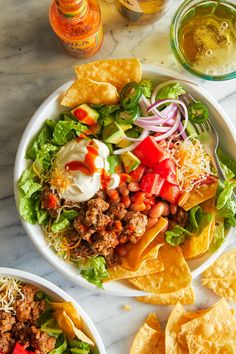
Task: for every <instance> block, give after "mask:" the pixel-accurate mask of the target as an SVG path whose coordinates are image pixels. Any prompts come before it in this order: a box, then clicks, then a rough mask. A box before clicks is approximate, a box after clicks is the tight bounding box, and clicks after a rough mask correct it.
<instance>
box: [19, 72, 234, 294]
mask: <svg viewBox="0 0 236 354" xmlns="http://www.w3.org/2000/svg"><path fill="white" fill-rule="evenodd" d="M143 77H144V78H150V79H152V80H153V81H155V82H156V83H157V82H160V81H164V80H167V79H169V78H175V79H178V80H181V79H182V80H183V79H184V77H183V76H182V75H179V74H176V73H175V72H172V71H170V70H165V69H163V68H158V67H156V66H154V65H143ZM71 83H72V81H70V82H67V83H66V84H64V85H62V86H61V87H59V88H58V89H57V90H56V91H55V92H54V93H52V94H51V95H50V96H49V97H48V98H47V99H46V100H45V101H44V102H43V104H42V105H41V106H40V107H39V108H38V110H37V111H36V112H35V114H34V115H33V117H32V118H31V120H30V122H29V124H28V125H27V127H26V129H25V131H24V134H23V136H22V138H21V141H20V144H19V147H18V151H17V155H16V160H15V168H14V191H15V199H16V204H17V207H18V205H19V191H18V188H17V181H18V180H19V178H20V176H21V174H22V172H23V170H24V169H25V168H26V167H27V166H28V165H29V161H27V160H25V158H24V157H25V152H26V150H27V147H28V146H29V143H30V142H31V140H32V138H33V137H34V136H35V134H36V133H37V132H38V131H39V130H40V128H41V127H42V124H43V122H44V121H45V120H46V119H47V118H51V119H54V118H57V117H58V114H59V113H60V112H62V111H63V110H64V107H62V106H60V105H59V98H60V96H61V94H62V93H63V92H64V91H65V90H66V89H67V88H68V87H69V86H70V85H71ZM182 84H183V86H184V87H185V88H186V89H187V91H188V92H190V93H191V94H192V95H193V96H194V97H195V98H197V99H200V100H201V101H202V102H204V103H205V104H206V105H207V106H208V108H209V112H210V118H211V120H212V121H213V123H214V126H215V127H216V129H217V131H218V133H219V136H220V141H221V144H223V145H224V150H225V152H227V153H228V154H229V156H231V157H232V158H233V157H234V156H233V152H234V151H236V130H235V127H234V125H233V124H232V122H231V121H230V119H229V117H228V116H227V114H226V113H225V111H224V110H223V108H222V107H221V106H220V105H219V103H218V102H217V101H216V100H215V99H214V98H213V97H212V96H211V95H210V94H209V93H208V92H206V91H205V90H204V89H202V88H201V87H199V86H198V85H196V84H195V83H191V82H189V81H188V82H184V83H182ZM21 222H22V224H23V226H24V228H25V231H26V233H27V234H28V235H29V237H30V238H31V240H32V241H33V243H34V244H35V246H36V247H37V249H38V250H39V251H40V252H41V254H42V255H43V257H44V258H46V259H47V261H48V262H49V263H50V264H51V265H52V266H53V267H54V268H55V269H57V270H58V271H59V272H61V273H62V274H64V275H65V276H66V277H67V278H70V279H71V280H72V281H74V282H75V283H76V284H79V285H81V286H83V287H85V288H88V289H91V290H95V291H98V292H100V293H104V294H107V295H117V296H142V295H145V294H147V293H146V292H143V291H140V290H135V289H133V288H132V287H131V286H129V284H128V283H127V282H125V281H111V282H108V283H106V284H104V290H101V289H98V288H97V287H95V286H94V285H93V284H90V283H88V282H87V281H86V280H85V279H84V278H82V277H81V276H80V275H79V274H78V270H77V269H76V267H74V266H73V265H71V264H68V263H65V262H64V261H63V260H61V259H60V258H59V257H58V256H57V255H56V254H55V253H54V252H53V251H52V249H50V248H49V247H48V246H47V244H46V242H45V238H44V234H43V231H42V229H41V227H40V226H39V225H31V224H28V223H27V222H25V221H24V220H23V219H22V218H21ZM232 233H233V231H232V230H230V231H229V233H228V235H227V237H226V240H225V242H224V243H223V244H222V246H221V247H220V248H219V249H218V250H217V251H216V252H215V253H213V254H212V253H209V252H208V253H206V254H204V255H203V256H202V257H199V258H197V259H196V260H193V261H191V262H189V266H190V269H191V271H192V275H193V277H196V276H198V275H199V274H200V273H201V272H203V271H204V270H205V269H206V268H207V267H208V266H209V265H210V264H211V263H212V262H214V260H215V259H216V258H217V257H218V256H219V254H221V253H222V252H223V250H224V249H225V247H226V246H227V245H228V244H229V242H230V241H231V236H232Z"/></svg>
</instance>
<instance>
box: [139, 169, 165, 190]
mask: <svg viewBox="0 0 236 354" xmlns="http://www.w3.org/2000/svg"><path fill="white" fill-rule="evenodd" d="M163 183H164V179H163V178H162V177H160V176H159V175H158V174H156V173H149V174H147V175H145V176H143V178H142V179H141V182H140V189H141V191H143V192H146V193H151V194H155V195H159V193H160V190H161V188H162V186H163Z"/></svg>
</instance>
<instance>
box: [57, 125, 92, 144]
mask: <svg viewBox="0 0 236 354" xmlns="http://www.w3.org/2000/svg"><path fill="white" fill-rule="evenodd" d="M87 129H88V127H87V126H86V125H85V124H82V123H80V122H75V121H74V120H64V121H59V122H57V124H56V126H55V128H54V131H53V142H54V143H55V144H57V145H65V144H66V143H67V142H68V141H70V140H72V139H74V138H75V137H76V135H79V134H80V133H81V132H84V131H85V130H87Z"/></svg>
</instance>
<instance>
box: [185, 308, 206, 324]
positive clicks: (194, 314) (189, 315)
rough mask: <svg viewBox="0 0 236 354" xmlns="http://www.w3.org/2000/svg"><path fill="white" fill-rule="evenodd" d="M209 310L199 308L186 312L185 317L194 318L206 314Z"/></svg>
mask: <svg viewBox="0 0 236 354" xmlns="http://www.w3.org/2000/svg"><path fill="white" fill-rule="evenodd" d="M208 311H209V309H204V310H198V311H195V312H185V314H184V317H185V318H186V319H187V320H189V321H190V320H193V319H194V318H197V317H200V316H202V315H204V314H205V313H207V312H208Z"/></svg>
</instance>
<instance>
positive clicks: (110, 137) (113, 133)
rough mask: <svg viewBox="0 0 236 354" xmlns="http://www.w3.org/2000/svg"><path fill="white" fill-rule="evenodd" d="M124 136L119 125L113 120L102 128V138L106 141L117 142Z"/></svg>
mask: <svg viewBox="0 0 236 354" xmlns="http://www.w3.org/2000/svg"><path fill="white" fill-rule="evenodd" d="M124 136H125V133H124V131H123V129H121V127H120V126H119V125H118V124H117V123H116V122H115V121H113V122H111V123H110V124H108V125H107V126H106V127H104V128H103V139H104V140H105V141H106V142H107V143H111V144H119V142H120V141H121V140H122V139H123V138H124Z"/></svg>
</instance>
